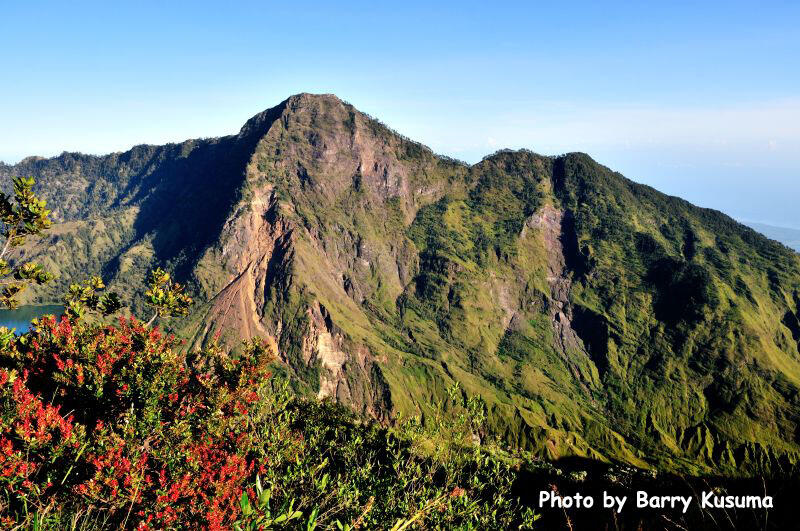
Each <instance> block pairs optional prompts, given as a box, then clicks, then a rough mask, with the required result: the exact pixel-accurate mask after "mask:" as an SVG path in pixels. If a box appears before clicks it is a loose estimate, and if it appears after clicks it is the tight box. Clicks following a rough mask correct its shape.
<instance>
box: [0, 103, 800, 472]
mask: <svg viewBox="0 0 800 531" xmlns="http://www.w3.org/2000/svg"><path fill="white" fill-rule="evenodd" d="M26 160H28V159H26ZM11 172H16V173H19V174H24V175H33V176H35V177H37V181H38V185H39V191H40V193H41V194H42V195H43V196H44V197H45V198H47V199H48V204H50V205H53V209H54V214H55V217H56V219H57V220H58V221H59V223H58V224H57V225H56V226H55V227H54V229H53V231H52V234H51V236H48V237H47V238H46V239H45V240H44V241H43V242H41V243H40V244H37V245H35V246H30V247H27V248H25V249H24V250H23V252H24V253H26V256H37V257H39V258H40V259H41V261H43V262H44V263H45V265H46V266H48V267H50V268H54V269H55V270H56V271H57V273H59V275H60V277H61V279H62V280H61V281H59V282H56V283H55V285H54V286H52V287H50V288H47V289H48V290H49V291H47V290H45V291H42V292H39V293H37V294H36V297H37V299H36V300H39V301H44V300H48V297H50V298H51V299H52V297H54V296H55V294H57V293H58V290H59V289H61V288H63V284H64V283H65V282H66V281H68V280H69V279H74V278H77V277H79V276H80V275H81V274H85V273H86V271H101V272H102V273H103V274H104V276H105V277H106V278H108V279H109V283H110V284H111V285H112V287H114V288H115V289H118V290H119V291H121V292H122V293H123V295H127V296H129V297H130V298H134V294H135V293H136V292H137V289H138V287H140V286H141V284H142V282H143V274H144V270H146V269H147V268H148V267H151V266H153V265H164V266H167V267H170V268H172V269H174V270H175V271H176V274H177V276H178V278H179V279H181V280H183V281H187V282H188V283H189V284H190V286H191V289H192V290H193V292H194V294H195V295H196V296H197V298H198V300H199V301H200V304H199V305H198V306H197V308H196V309H195V311H194V312H193V314H192V315H191V316H190V317H189V318H188V319H187V320H186V321H184V322H182V323H180V322H176V323H167V324H168V325H170V326H173V327H175V329H176V330H177V331H178V332H179V333H180V334H181V335H183V336H184V337H186V338H187V339H188V340H189V345H190V346H191V345H199V344H202V343H204V342H206V341H208V340H209V338H210V337H212V336H213V335H214V334H215V333H216V332H217V331H221V332H222V333H223V340H228V341H231V342H232V341H234V339H235V338H239V337H240V338H248V337H255V336H258V337H264V338H266V339H267V340H268V341H269V342H271V343H272V344H273V345H274V346H275V347H276V349H277V350H278V352H279V354H280V357H281V360H282V364H281V366H280V368H279V369H278V370H283V371H285V372H286V373H287V374H289V375H290V376H291V377H292V378H293V381H294V382H295V384H296V386H297V388H298V389H300V390H301V391H303V392H307V393H310V394H315V395H316V396H318V397H320V398H324V397H331V398H333V399H335V400H338V401H340V402H343V403H346V404H349V405H350V406H351V407H353V408H354V409H355V410H356V411H359V412H361V413H363V414H365V415H368V416H372V417H374V418H376V419H378V420H379V421H381V422H385V423H391V422H392V421H393V419H396V417H397V414H398V413H403V414H404V415H410V414H423V416H424V414H425V411H426V408H427V407H429V406H430V404H432V403H435V402H437V401H438V400H439V399H440V398H441V397H442V396H444V393H445V388H446V387H447V386H448V385H449V384H450V383H451V382H452V381H454V380H455V381H459V382H460V383H461V384H462V386H463V388H464V389H465V391H466V392H468V393H473V394H475V393H480V394H482V395H483V396H485V397H486V398H487V400H488V403H489V413H490V419H491V421H490V424H491V432H492V433H486V434H476V435H477V436H479V437H483V436H499V437H501V438H503V439H505V440H506V441H507V442H508V443H509V444H511V445H514V446H520V447H523V448H527V449H529V450H531V451H533V452H534V453H536V454H537V455H540V456H542V457H547V458H551V459H556V458H561V457H566V456H570V455H578V456H586V457H591V458H594V459H600V460H618V461H624V462H628V463H631V464H634V465H637V466H656V467H659V468H665V469H670V470H681V471H689V472H692V473H704V472H708V471H710V470H726V471H728V472H729V473H731V474H741V473H755V472H759V471H761V472H763V471H768V472H770V473H778V472H781V471H784V472H785V471H788V470H791V469H793V467H794V463H796V462H797V459H798V455H799V454H800V447H799V446H798V438H800V430H798V429H797V425H798V418H800V408H799V407H798V400H800V399H798V389H800V352H798V341H800V325H799V324H798V322H800V321H798V309H797V306H798V286H800V281H799V279H800V266H798V259H797V257H796V255H794V253H791V252H790V251H789V250H788V249H787V248H785V247H783V246H781V245H780V244H777V243H775V242H771V241H770V240H768V239H766V238H764V237H762V236H760V235H759V234H758V233H756V232H755V231H753V230H752V229H749V228H745V227H744V226H743V225H741V224H739V223H737V222H735V221H734V220H732V219H731V218H729V217H727V216H725V215H724V214H722V213H719V212H716V211H713V210H711V209H700V208H699V207H695V206H693V205H691V204H689V203H688V202H686V201H684V200H681V199H679V198H675V197H670V196H666V195H664V194H661V193H659V192H657V191H656V190H655V189H653V188H650V187H647V186H645V185H640V184H637V183H634V182H632V181H629V180H628V179H626V178H624V177H623V176H621V175H620V174H617V173H615V172H612V171H611V170H609V169H608V168H606V167H604V166H601V165H599V164H597V163H596V162H595V161H593V160H592V159H591V158H590V157H589V156H588V155H585V154H581V153H570V154H566V155H561V156H556V157H546V156H541V155H537V154H535V153H532V152H529V151H524V150H521V151H508V150H501V151H499V152H497V153H495V154H493V155H490V156H487V157H486V158H484V159H483V160H482V161H480V162H478V163H476V164H474V165H465V164H464V163H462V162H460V161H455V160H453V159H448V158H445V157H440V156H437V155H436V154H434V153H433V152H432V151H431V150H430V149H429V148H427V147H425V146H422V145H421V144H419V143H416V142H414V141H411V140H409V139H406V138H405V137H402V136H401V135H398V134H396V133H394V132H393V131H392V130H391V129H389V128H388V127H386V126H385V125H383V124H381V123H380V122H378V121H377V120H374V119H372V118H371V117H369V116H368V115H365V114H363V113H360V112H359V111H357V110H356V109H355V108H354V107H352V106H351V105H349V104H346V103H344V102H342V101H341V100H339V99H338V98H336V97H335V96H332V95H309V94H300V95H296V96H292V97H290V98H288V99H287V100H284V102H282V103H281V104H279V105H278V106H276V107H273V108H271V109H268V110H266V111H263V112H262V113H259V114H257V115H255V116H254V117H252V118H251V119H250V120H248V121H247V122H246V123H245V124H244V125H243V127H242V128H241V129H240V131H239V133H237V134H235V135H228V136H224V137H218V138H212V139H203V140H187V141H185V142H182V143H179V144H168V145H165V146H147V145H145V146H136V147H134V148H132V149H131V150H129V151H127V152H123V153H118V154H112V155H108V156H105V157H94V156H79V155H73V154H62V155H61V156H59V157H56V158H54V159H44V160H32V161H28V162H25V163H24V164H23V163H22V162H21V163H20V164H18V165H15V166H6V167H5V168H3V167H0V174H6V175H8V174H10V173H11ZM141 308H142V305H141V301H138V302H137V301H136V300H134V302H133V310H134V311H139V310H141ZM775 316H777V318H776V317H775Z"/></svg>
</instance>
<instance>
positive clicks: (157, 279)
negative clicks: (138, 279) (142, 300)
mask: <svg viewBox="0 0 800 531" xmlns="http://www.w3.org/2000/svg"><path fill="white" fill-rule="evenodd" d="M148 287H149V289H148V290H147V292H146V293H145V296H146V297H147V304H148V305H149V306H151V307H152V308H153V309H154V310H155V313H154V314H153V317H151V318H150V320H149V321H147V324H146V325H145V326H147V327H149V326H150V325H152V324H153V323H154V322H155V320H156V318H158V317H184V316H186V315H188V314H189V307H190V306H191V305H192V298H191V297H190V296H188V295H187V294H186V293H184V288H183V286H181V285H180V284H178V283H177V282H172V276H171V275H170V274H169V273H167V272H166V271H164V270H163V269H161V268H160V267H159V268H156V269H155V270H153V271H151V272H150V277H149V279H148Z"/></svg>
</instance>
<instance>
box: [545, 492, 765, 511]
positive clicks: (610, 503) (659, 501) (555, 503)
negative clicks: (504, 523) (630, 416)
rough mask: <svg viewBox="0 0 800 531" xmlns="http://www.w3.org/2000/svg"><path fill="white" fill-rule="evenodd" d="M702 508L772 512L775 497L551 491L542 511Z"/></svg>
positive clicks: (680, 509) (715, 493) (714, 493)
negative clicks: (565, 492)
mask: <svg viewBox="0 0 800 531" xmlns="http://www.w3.org/2000/svg"><path fill="white" fill-rule="evenodd" d="M692 504H698V505H699V507H700V508H701V509H772V508H773V500H772V496H761V495H755V494H753V495H735V496H734V495H727V494H721V493H717V492H714V491H703V492H701V493H699V495H698V496H684V495H663V494H662V495H650V494H648V493H647V491H644V490H638V491H636V492H635V494H633V493H631V495H622V496H620V495H617V494H610V493H608V492H607V491H603V492H602V493H601V494H599V495H597V494H594V495H592V494H582V493H580V492H576V493H574V494H569V495H560V494H558V493H556V492H553V491H550V490H540V491H539V507H540V508H542V509H598V508H603V509H612V510H614V511H615V512H617V513H621V512H622V511H625V510H630V509H640V510H647V509H656V510H659V509H660V510H679V511H681V512H682V513H684V514H685V513H686V512H688V511H689V509H690V508H691V507H692Z"/></svg>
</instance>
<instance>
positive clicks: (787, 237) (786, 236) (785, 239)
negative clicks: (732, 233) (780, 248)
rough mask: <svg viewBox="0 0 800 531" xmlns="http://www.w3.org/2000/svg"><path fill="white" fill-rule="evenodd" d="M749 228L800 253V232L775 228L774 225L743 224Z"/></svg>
mask: <svg viewBox="0 0 800 531" xmlns="http://www.w3.org/2000/svg"><path fill="white" fill-rule="evenodd" d="M743 223H744V224H745V225H747V226H748V227H750V228H753V229H755V230H757V231H758V232H760V233H761V234H763V235H765V236H767V237H768V238H772V239H773V240H777V241H779V242H781V243H782V244H784V245H785V246H787V247H790V248H792V249H794V250H795V251H797V252H800V230H797V229H790V228H789V227H776V226H774V225H766V224H764V223H755V222H747V221H744V222H743Z"/></svg>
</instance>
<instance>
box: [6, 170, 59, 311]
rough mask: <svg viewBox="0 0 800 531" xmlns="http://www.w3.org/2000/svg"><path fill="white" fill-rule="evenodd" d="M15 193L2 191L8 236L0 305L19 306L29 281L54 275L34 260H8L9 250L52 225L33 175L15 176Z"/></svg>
mask: <svg viewBox="0 0 800 531" xmlns="http://www.w3.org/2000/svg"><path fill="white" fill-rule="evenodd" d="M12 182H13V185H14V195H13V197H12V196H10V195H8V194H6V193H2V192H0V234H2V236H3V237H4V238H5V243H4V244H3V247H2V250H0V286H2V291H1V292H0V305H2V306H4V307H6V308H16V307H17V305H18V302H17V297H18V296H19V294H20V293H21V292H22V291H23V290H24V289H25V287H26V285H27V284H30V283H35V284H39V285H41V284H45V283H47V282H49V281H50V280H52V278H53V275H51V274H50V273H47V272H46V271H44V269H42V267H41V266H40V265H38V264H36V263H33V262H20V261H17V263H15V264H14V265H13V266H12V265H11V264H10V263H9V262H7V261H6V260H5V258H6V255H7V254H8V252H9V251H11V250H12V249H14V248H15V247H19V246H21V245H22V244H24V243H25V240H26V239H27V238H28V237H29V236H35V235H38V234H41V233H42V232H43V231H45V230H46V229H48V228H49V227H50V218H49V217H48V216H49V214H50V211H49V210H47V209H46V208H45V206H46V202H45V201H44V200H43V199H39V198H38V197H36V195H35V194H34V193H33V184H34V181H33V179H32V178H24V177H18V178H15V179H13V180H12Z"/></svg>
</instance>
